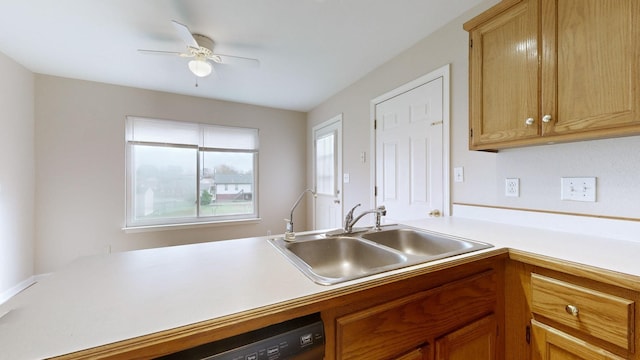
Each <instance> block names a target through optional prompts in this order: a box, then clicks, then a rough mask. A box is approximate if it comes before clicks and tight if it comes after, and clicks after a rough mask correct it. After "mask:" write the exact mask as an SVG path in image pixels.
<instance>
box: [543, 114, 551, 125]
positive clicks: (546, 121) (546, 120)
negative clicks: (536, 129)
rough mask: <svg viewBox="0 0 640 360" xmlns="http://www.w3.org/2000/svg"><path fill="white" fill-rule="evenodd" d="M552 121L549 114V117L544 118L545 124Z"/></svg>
mask: <svg viewBox="0 0 640 360" xmlns="http://www.w3.org/2000/svg"><path fill="white" fill-rule="evenodd" d="M550 121H551V115H549V114H547V115H545V116H543V117H542V122H543V123H548V122H550Z"/></svg>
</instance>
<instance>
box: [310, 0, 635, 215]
mask: <svg viewBox="0 0 640 360" xmlns="http://www.w3.org/2000/svg"><path fill="white" fill-rule="evenodd" d="M497 2H498V1H496V0H491V1H489V0H487V1H484V2H483V4H481V5H480V6H478V7H476V8H475V9H473V10H471V11H469V12H467V13H466V14H464V15H463V16H461V17H459V18H458V19H456V20H454V21H452V22H451V23H449V24H447V25H446V26H444V27H443V28H441V29H440V30H439V31H437V32H435V33H434V34H432V35H431V36H429V37H427V38H425V39H423V40H422V41H420V42H418V43H417V44H415V45H414V46H413V47H411V48H410V49H408V50H407V51H405V52H403V53H402V54H400V55H399V56H397V57H395V58H394V59H392V60H391V61H389V62H387V63H385V64H384V65H382V66H381V67H379V68H378V69H376V70H375V71H373V72H371V73H369V74H368V75H367V76H365V77H363V78H362V79H360V80H359V81H357V82H356V83H354V84H353V85H351V86H349V87H348V88H346V89H344V90H343V91H341V92H340V93H338V94H337V95H335V96H333V97H332V98H330V99H328V100H327V101H325V102H324V103H322V104H321V105H319V106H317V107H316V108H314V109H313V110H312V111H310V112H309V114H308V125H307V136H308V138H309V139H310V138H311V135H310V134H311V130H310V129H311V128H312V127H313V126H314V125H316V124H318V123H320V122H322V121H324V120H326V119H328V118H330V117H331V116H333V115H335V114H338V113H343V114H344V115H343V116H344V139H345V143H344V147H345V152H344V154H345V155H344V172H347V173H350V175H351V176H350V178H351V182H350V183H349V184H345V185H344V204H345V208H346V207H350V206H352V205H354V204H357V203H362V204H363V207H364V206H365V204H369V207H372V206H373V205H374V204H370V199H371V195H370V191H371V190H370V189H371V188H372V183H371V181H370V175H369V174H370V168H371V166H372V163H371V161H367V163H366V164H362V163H360V161H359V157H358V154H359V153H360V152H361V151H367V153H369V149H370V141H371V139H370V136H369V127H370V124H369V116H370V114H369V112H370V101H371V100H372V99H374V98H376V97H378V96H380V95H382V94H384V93H386V92H388V91H391V90H393V89H395V88H396V87H398V86H400V85H402V84H404V83H407V82H409V81H411V80H413V79H416V78H418V77H420V76H421V75H423V74H426V73H429V72H431V71H433V70H435V69H437V68H439V67H441V66H442V65H444V64H447V63H450V64H451V94H450V95H451V123H452V125H451V149H450V151H451V167H452V168H453V167H457V166H462V167H464V176H465V181H464V182H463V183H452V184H451V187H452V188H451V191H452V202H453V203H467V204H476V205H489V206H497V207H513V208H521V209H533V210H545V211H552V212H554V211H559V212H572V213H580V214H591V215H605V216H612V217H631V218H636V219H638V218H640V207H638V205H637V204H638V199H640V186H637V184H638V183H640V138H639V137H627V138H618V139H608V140H598V141H586V142H580V143H572V144H556V145H548V146H538V147H529V148H522V149H512V150H506V151H500V152H499V153H485V152H473V151H469V150H468V140H467V134H468V131H469V126H468V51H467V46H468V34H467V33H466V32H465V31H464V30H463V29H462V24H463V23H464V22H465V21H467V20H469V19H471V18H472V17H474V16H475V15H477V14H479V13H480V12H482V11H483V10H484V9H487V8H489V7H490V6H492V5H493V4H495V3H497ZM310 145H311V144H310V143H309V144H308V147H309V146H310ZM307 151H308V153H309V154H311V148H310V147H309V148H308V150H307ZM369 159H372V157H371V156H369ZM310 160H311V159H310V158H309V161H310ZM311 172H312V169H311V168H310V167H309V168H308V172H307V174H308V179H310V178H311V175H310V174H311ZM563 176H595V177H597V178H598V180H597V181H598V192H597V197H598V201H597V202H595V203H580V202H570V201H561V200H560V177H563ZM506 177H518V178H520V193H521V196H520V197H518V198H509V197H505V196H504V179H505V178H506ZM451 178H453V176H452V177H451ZM454 216H455V213H454Z"/></svg>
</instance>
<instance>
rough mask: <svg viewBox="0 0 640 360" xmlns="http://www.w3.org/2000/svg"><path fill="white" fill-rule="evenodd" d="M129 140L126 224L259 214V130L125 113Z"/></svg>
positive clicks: (207, 219)
mask: <svg viewBox="0 0 640 360" xmlns="http://www.w3.org/2000/svg"><path fill="white" fill-rule="evenodd" d="M126 145H127V165H126V166H127V168H126V170H127V199H126V200H127V219H126V226H127V227H136V226H150V225H174V224H185V223H199V222H215V221H229V220H244V219H256V218H257V217H258V211H257V209H258V206H257V198H258V197H257V181H256V180H257V176H258V174H257V170H258V130H257V129H249V128H237V127H228V126H217V125H208V124H196V123H186V122H178V121H167V120H156V119H147V118H138V117H127V121H126ZM230 185H231V186H230Z"/></svg>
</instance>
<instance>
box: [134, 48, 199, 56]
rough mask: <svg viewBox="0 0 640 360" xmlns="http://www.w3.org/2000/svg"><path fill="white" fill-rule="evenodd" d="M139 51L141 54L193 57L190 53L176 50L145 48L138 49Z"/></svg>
mask: <svg viewBox="0 0 640 360" xmlns="http://www.w3.org/2000/svg"><path fill="white" fill-rule="evenodd" d="M138 51H139V52H141V53H143V54H152V55H176V56H180V57H193V55H191V54H185V53H181V52H177V51H161V50H145V49H138Z"/></svg>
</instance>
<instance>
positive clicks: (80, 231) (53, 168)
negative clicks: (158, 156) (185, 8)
mask: <svg viewBox="0 0 640 360" xmlns="http://www.w3.org/2000/svg"><path fill="white" fill-rule="evenodd" d="M35 103H36V129H35V139H36V168H37V177H36V188H37V190H36V198H37V207H36V218H37V223H36V239H37V240H36V273H46V272H50V271H54V270H56V269H59V268H60V267H61V266H62V265H64V264H65V263H68V262H69V261H72V260H73V259H75V258H77V257H79V256H84V255H91V254H101V253H102V254H104V253H107V252H108V250H109V248H110V249H111V251H114V252H115V251H125V250H132V249H141V248H150V247H159V246H169V245H177V244H185V243H194V242H204V241H212V240H221V239H232V238H240V237H248V236H256V235H259V236H262V235H266V234H267V231H271V232H272V233H273V234H277V233H282V232H284V225H285V224H284V221H283V219H284V218H286V217H288V214H289V210H290V207H291V205H292V204H293V202H294V201H295V199H296V197H297V195H298V193H299V192H300V191H302V190H303V189H304V185H305V184H304V174H305V161H306V153H305V141H306V140H305V129H306V123H305V114H304V113H299V112H293V111H287V110H278V109H272V108H265V107H259V106H251V105H244V104H238V103H231V102H225V101H217V100H208V99H203V98H195V97H188V96H180V95H172V94H167V93H161V92H154V91H147V90H140V89H134V88H127V87H121V86H113V85H106V84H100V83H94V82H87V81H78V80H71V79H65V78H58V77H51V76H44V75H36V96H35ZM126 115H137V116H146V117H157V118H162V119H175V120H183V121H194V122H205V123H206V122H208V123H215V124H222V125H237V126H244V127H254V128H258V129H259V131H260V154H259V161H260V168H259V190H260V198H259V206H260V208H259V214H260V216H261V217H262V221H261V222H259V223H257V224H245V225H234V226H218V227H201V228H194V229H184V230H168V231H153V232H141V233H125V232H123V231H122V230H121V228H122V227H123V224H124V216H125V214H124V211H125V206H124V201H125V199H124V189H125V187H124V186H125V181H124V180H125V173H124V170H125V168H124V159H125V152H124V151H125V146H124V121H125V116H126ZM298 212H299V213H298ZM296 214H297V215H298V217H297V218H296V219H297V221H296V229H300V230H301V229H304V228H305V227H306V223H305V221H304V219H305V218H306V214H305V211H304V207H301V209H298V210H297V212H296Z"/></svg>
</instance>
